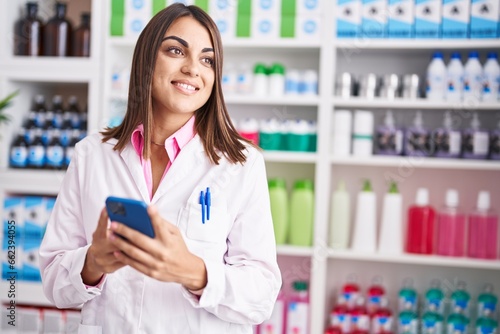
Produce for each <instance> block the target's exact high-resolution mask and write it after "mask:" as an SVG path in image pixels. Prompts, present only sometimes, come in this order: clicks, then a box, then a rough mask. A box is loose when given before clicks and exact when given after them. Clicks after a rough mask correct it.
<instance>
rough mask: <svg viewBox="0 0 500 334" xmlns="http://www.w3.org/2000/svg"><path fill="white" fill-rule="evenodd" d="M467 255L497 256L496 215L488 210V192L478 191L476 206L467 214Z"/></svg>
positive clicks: (487, 257)
mask: <svg viewBox="0 0 500 334" xmlns="http://www.w3.org/2000/svg"><path fill="white" fill-rule="evenodd" d="M467 255H468V256H469V257H474V258H481V259H496V258H497V256H498V215H497V214H496V213H495V212H494V211H493V210H490V193H489V192H487V191H481V192H479V196H478V198H477V208H476V209H475V210H474V211H473V212H472V213H471V214H470V215H469V240H468V251H467Z"/></svg>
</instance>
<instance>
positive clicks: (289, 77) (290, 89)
mask: <svg viewBox="0 0 500 334" xmlns="http://www.w3.org/2000/svg"><path fill="white" fill-rule="evenodd" d="M299 85H300V72H299V71H298V70H293V69H291V70H288V71H286V75H285V93H286V94H287V95H298V94H299V92H300V91H299Z"/></svg>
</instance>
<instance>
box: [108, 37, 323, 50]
mask: <svg viewBox="0 0 500 334" xmlns="http://www.w3.org/2000/svg"><path fill="white" fill-rule="evenodd" d="M108 43H109V45H110V46H117V47H128V48H133V47H135V44H136V43H137V38H136V37H109V38H108ZM222 45H223V46H224V48H273V49H301V50H303V49H308V48H309V49H319V48H320V47H321V42H320V41H308V40H305V41H303V40H300V41H299V40H296V39H292V38H290V39H279V40H272V39H269V40H262V39H251V38H238V39H232V40H224V39H223V40H222Z"/></svg>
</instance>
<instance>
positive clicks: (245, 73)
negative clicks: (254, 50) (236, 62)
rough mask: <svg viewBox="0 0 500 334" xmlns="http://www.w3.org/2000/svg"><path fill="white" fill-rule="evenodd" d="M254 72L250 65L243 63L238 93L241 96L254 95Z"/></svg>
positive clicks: (238, 82) (239, 71)
mask: <svg viewBox="0 0 500 334" xmlns="http://www.w3.org/2000/svg"><path fill="white" fill-rule="evenodd" d="M252 81H253V72H252V69H251V67H250V66H249V64H247V63H242V64H240V66H239V69H238V80H237V86H236V91H237V92H238V93H239V94H245V95H250V94H252V90H253V86H252Z"/></svg>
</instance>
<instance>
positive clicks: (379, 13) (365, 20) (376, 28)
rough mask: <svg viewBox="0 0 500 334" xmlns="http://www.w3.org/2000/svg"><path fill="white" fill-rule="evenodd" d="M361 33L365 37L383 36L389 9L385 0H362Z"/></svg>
mask: <svg viewBox="0 0 500 334" xmlns="http://www.w3.org/2000/svg"><path fill="white" fill-rule="evenodd" d="M361 13H362V27H361V30H362V33H363V36H367V37H372V38H373V37H375V38H376V37H385V34H386V29H387V20H388V18H389V11H388V8H387V0H363V8H362V11H361Z"/></svg>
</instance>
